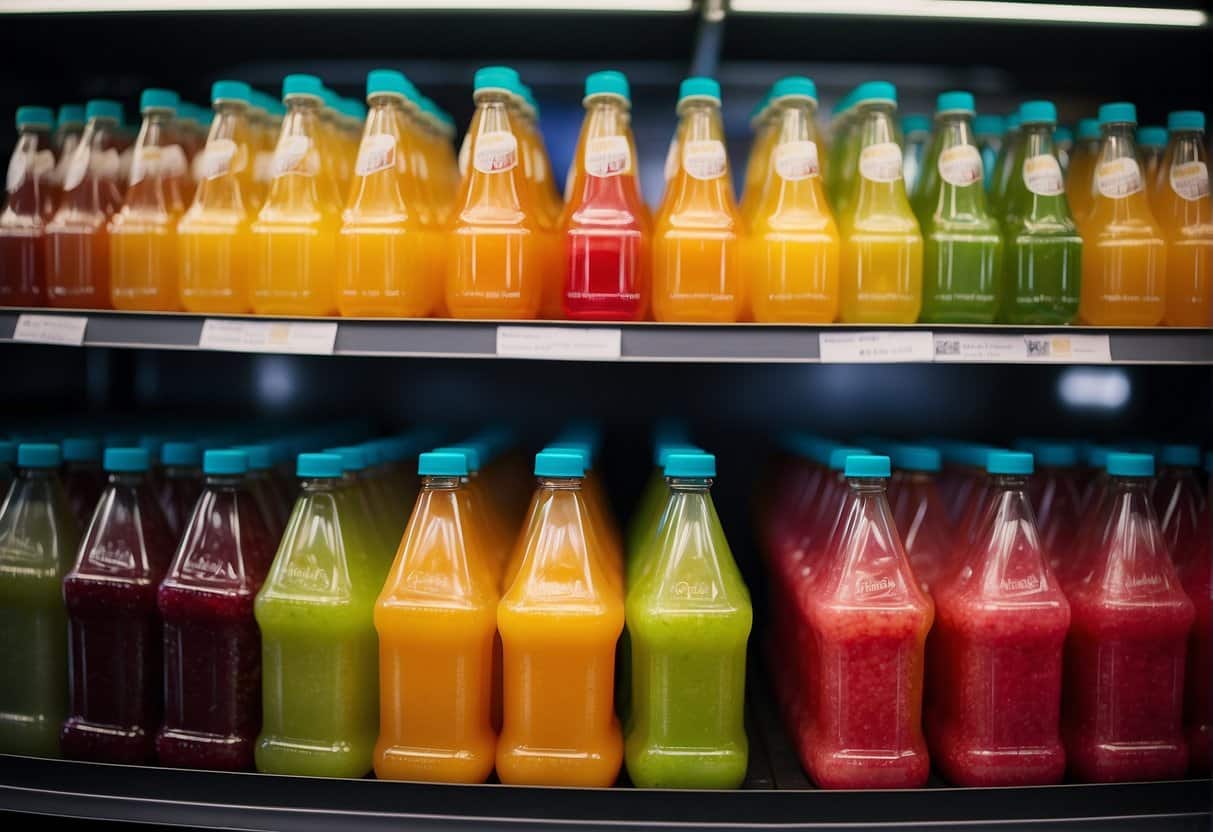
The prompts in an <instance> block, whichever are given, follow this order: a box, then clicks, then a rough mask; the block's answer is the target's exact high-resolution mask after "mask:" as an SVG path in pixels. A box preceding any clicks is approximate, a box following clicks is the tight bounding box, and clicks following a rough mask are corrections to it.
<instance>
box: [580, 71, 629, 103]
mask: <svg viewBox="0 0 1213 832" xmlns="http://www.w3.org/2000/svg"><path fill="white" fill-rule="evenodd" d="M594 95H614V96H617V97H619V98H622V99H623V100H624V101H631V100H632V90H631V87H630V86H629V84H628V76H626V75H624V74H623V73H622V72H619V71H617V70H614V69H604V70H601V71H599V72H591V73H590V74H589V75H587V76H586V77H585V97H586V98H589V97H591V96H594Z"/></svg>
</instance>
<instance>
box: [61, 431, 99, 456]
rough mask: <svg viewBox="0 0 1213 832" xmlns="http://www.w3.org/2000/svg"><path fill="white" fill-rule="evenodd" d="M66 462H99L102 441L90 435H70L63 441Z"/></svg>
mask: <svg viewBox="0 0 1213 832" xmlns="http://www.w3.org/2000/svg"><path fill="white" fill-rule="evenodd" d="M61 445H62V450H63V461H64V462H99V461H100V460H101V442H100V441H98V440H96V439H93V438H92V437H88V436H70V437H68V438H67V439H64V440H63V442H62V443H61Z"/></svg>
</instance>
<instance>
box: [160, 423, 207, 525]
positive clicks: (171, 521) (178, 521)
mask: <svg viewBox="0 0 1213 832" xmlns="http://www.w3.org/2000/svg"><path fill="white" fill-rule="evenodd" d="M201 494H202V449H201V448H200V447H199V446H198V444H197V443H196V442H165V443H164V445H162V446H161V448H160V477H159V483H158V485H157V490H156V502H158V503H160V510H161V511H162V512H163V513H164V520H165V522H166V523H168V528H169V531H170V532H172V534H173V535H174V537H176V538H178V539H180V537H181V535H182V533H184V532H185V524H186V523H188V522H189V520H190V516H191V515H193V513H194V506H195V505H196V504H197V503H198V497H199V496H200V495H201Z"/></svg>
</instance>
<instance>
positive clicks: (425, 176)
mask: <svg viewBox="0 0 1213 832" xmlns="http://www.w3.org/2000/svg"><path fill="white" fill-rule="evenodd" d="M406 89H407V99H406V101H405V107H404V110H403V111H398V112H400V114H401V115H402V117H403V123H404V127H403V135H404V136H405V137H406V138H407V148H406V150H407V154H408V160H407V161H408V164H407V168H408V170H409V172H410V173H411V174H412V176H413V179H415V180H416V190H417V194H418V196H419V199H420V206H419V211H418V217H419V218H420V220H421V224H422V226H423V227H424V228H425V229H427V230H428V231H429V233H428V234H427V235H426V238H425V241H426V276H427V279H428V281H429V286H430V291H431V293H432V296H433V306H434V308H433V310H432V311H431V314H437V315H445V314H446V307H445V306H444V303H445V301H444V295H445V291H444V282H445V280H446V253H447V248H448V245H447V240H446V223H447V220H448V219H449V218H450V214H451V202H452V200H453V199H454V196H453V193H454V191H455V190H458V188H459V175H458V172H456V173H455V174H454V178H453V181H451V179H452V177H451V175H450V174H449V173H447V172H444V171H443V170H442V168H443V166H444V165H445V164H446V156H444V155H443V152H444V151H443V149H442V145H443V144H444V143H446V140H443V139H440V138H439V137H438V133H437V131H438V130H439V129H441V128H443V127H444V126H445V125H444V123H443V122H441V121H440V120H439V117H438V113H439V112H440V111H439V110H438V108H437V105H435V104H434V102H433V101H430V100H429V99H428V98H426V97H425V96H423V95H422V94H421V92H420V91H419V90H418V89H417V88H416V87H415V86H413V85H412V84H411V83H407V80H406ZM427 108H428V109H427ZM446 153H447V155H451V154H450V150H449V148H448V149H447V150H446ZM452 161H453V156H452Z"/></svg>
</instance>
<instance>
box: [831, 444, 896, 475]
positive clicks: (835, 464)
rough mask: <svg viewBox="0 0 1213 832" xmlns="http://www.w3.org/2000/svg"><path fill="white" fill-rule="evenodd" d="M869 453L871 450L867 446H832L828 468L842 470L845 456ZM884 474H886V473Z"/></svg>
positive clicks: (844, 466) (845, 465) (845, 463)
mask: <svg viewBox="0 0 1213 832" xmlns="http://www.w3.org/2000/svg"><path fill="white" fill-rule="evenodd" d="M865 454H868V455H870V454H871V452H870V451H869V450H868V449H867V448H855V447H851V446H849V445H843V446H837V445H836V446H834V447H833V448H831V449H830V461H829V465H830V470H831V471H844V470H846V467H847V457H850V456H863V455H865ZM885 476H888V474H886V475H885Z"/></svg>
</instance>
